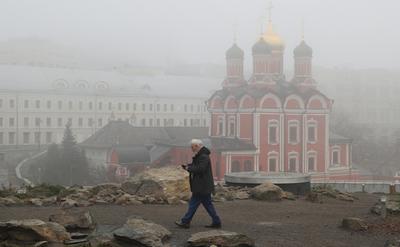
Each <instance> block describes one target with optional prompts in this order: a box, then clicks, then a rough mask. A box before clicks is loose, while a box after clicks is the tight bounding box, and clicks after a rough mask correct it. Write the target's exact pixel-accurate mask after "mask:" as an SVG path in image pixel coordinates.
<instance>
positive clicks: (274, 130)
mask: <svg viewBox="0 0 400 247" xmlns="http://www.w3.org/2000/svg"><path fill="white" fill-rule="evenodd" d="M278 129H279V128H278V121H276V120H271V121H268V144H270V145H273V144H277V143H279V141H278Z"/></svg>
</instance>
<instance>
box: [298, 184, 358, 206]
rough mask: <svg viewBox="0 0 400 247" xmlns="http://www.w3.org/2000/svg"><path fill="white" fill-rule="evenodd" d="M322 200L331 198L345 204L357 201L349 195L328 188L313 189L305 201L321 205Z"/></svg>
mask: <svg viewBox="0 0 400 247" xmlns="http://www.w3.org/2000/svg"><path fill="white" fill-rule="evenodd" d="M324 198H333V199H336V200H341V201H347V202H354V200H358V198H357V197H356V196H354V195H352V194H350V193H345V192H340V191H338V190H335V189H332V188H329V187H314V188H313V189H312V191H311V192H310V193H308V194H307V196H306V200H308V201H311V202H315V203H323V202H324Z"/></svg>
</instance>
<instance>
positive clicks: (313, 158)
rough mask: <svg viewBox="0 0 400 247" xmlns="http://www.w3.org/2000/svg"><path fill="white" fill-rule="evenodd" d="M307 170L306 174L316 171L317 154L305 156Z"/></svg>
mask: <svg viewBox="0 0 400 247" xmlns="http://www.w3.org/2000/svg"><path fill="white" fill-rule="evenodd" d="M307 168H308V172H315V171H316V170H317V154H316V152H314V151H312V152H309V153H308V154H307Z"/></svg>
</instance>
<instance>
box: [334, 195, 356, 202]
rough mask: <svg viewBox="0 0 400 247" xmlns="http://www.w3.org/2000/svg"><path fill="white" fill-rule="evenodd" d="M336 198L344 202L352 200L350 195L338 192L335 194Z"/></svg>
mask: <svg viewBox="0 0 400 247" xmlns="http://www.w3.org/2000/svg"><path fill="white" fill-rule="evenodd" d="M336 199H338V200H341V201H346V202H354V198H353V197H352V196H349V195H346V194H343V193H340V194H338V195H337V196H336Z"/></svg>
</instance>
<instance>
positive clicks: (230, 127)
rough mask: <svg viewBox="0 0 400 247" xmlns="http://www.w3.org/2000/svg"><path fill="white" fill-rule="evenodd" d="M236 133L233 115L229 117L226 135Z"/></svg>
mask: <svg viewBox="0 0 400 247" xmlns="http://www.w3.org/2000/svg"><path fill="white" fill-rule="evenodd" d="M235 135H236V124H235V117H229V122H228V136H232V137H233V136H235Z"/></svg>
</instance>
